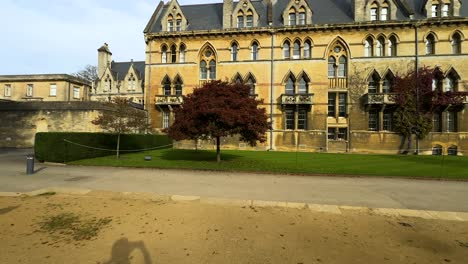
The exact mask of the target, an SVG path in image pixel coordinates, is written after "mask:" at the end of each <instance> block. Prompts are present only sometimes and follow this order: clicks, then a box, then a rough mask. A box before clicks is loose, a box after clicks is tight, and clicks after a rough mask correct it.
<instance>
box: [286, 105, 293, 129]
mask: <svg viewBox="0 0 468 264" xmlns="http://www.w3.org/2000/svg"><path fill="white" fill-rule="evenodd" d="M285 117H286V118H285V120H286V129H294V125H295V124H294V123H295V118H294V110H292V109H287V110H286V111H285Z"/></svg>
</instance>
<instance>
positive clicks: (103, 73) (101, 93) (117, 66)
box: [91, 43, 145, 105]
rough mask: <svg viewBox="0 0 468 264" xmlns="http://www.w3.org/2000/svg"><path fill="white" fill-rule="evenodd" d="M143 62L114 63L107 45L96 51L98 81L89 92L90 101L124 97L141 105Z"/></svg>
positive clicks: (143, 80)
mask: <svg viewBox="0 0 468 264" xmlns="http://www.w3.org/2000/svg"><path fill="white" fill-rule="evenodd" d="M144 83H145V62H144V61H133V60H131V61H129V62H115V61H113V60H112V52H110V49H109V45H108V44H107V43H104V45H103V46H102V47H100V48H99V49H98V79H97V80H96V82H95V84H94V86H93V89H92V91H91V100H93V101H110V100H111V99H112V98H113V97H116V96H118V97H125V98H127V99H128V100H129V101H131V102H133V103H136V104H140V105H143V103H144Z"/></svg>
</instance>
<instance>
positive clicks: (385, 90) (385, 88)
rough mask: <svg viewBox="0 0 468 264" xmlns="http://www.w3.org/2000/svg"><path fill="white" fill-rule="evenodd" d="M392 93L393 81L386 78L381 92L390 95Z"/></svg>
mask: <svg viewBox="0 0 468 264" xmlns="http://www.w3.org/2000/svg"><path fill="white" fill-rule="evenodd" d="M392 91H393V80H392V79H391V78H390V77H389V76H387V77H385V79H384V81H383V83H382V92H383V93H391V92H392Z"/></svg>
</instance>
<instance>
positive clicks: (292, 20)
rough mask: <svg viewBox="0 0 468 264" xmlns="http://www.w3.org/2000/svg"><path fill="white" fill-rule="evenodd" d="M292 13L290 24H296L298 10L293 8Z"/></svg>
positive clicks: (290, 14)
mask: <svg viewBox="0 0 468 264" xmlns="http://www.w3.org/2000/svg"><path fill="white" fill-rule="evenodd" d="M289 12H292V13H289V25H290V26H295V25H296V10H294V9H292V10H291V11H289Z"/></svg>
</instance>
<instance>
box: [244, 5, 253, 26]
mask: <svg viewBox="0 0 468 264" xmlns="http://www.w3.org/2000/svg"><path fill="white" fill-rule="evenodd" d="M246 18H247V19H246V23H245V26H246V27H248V28H251V27H253V13H252V10H250V9H249V11H248V12H247V17H246Z"/></svg>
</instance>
